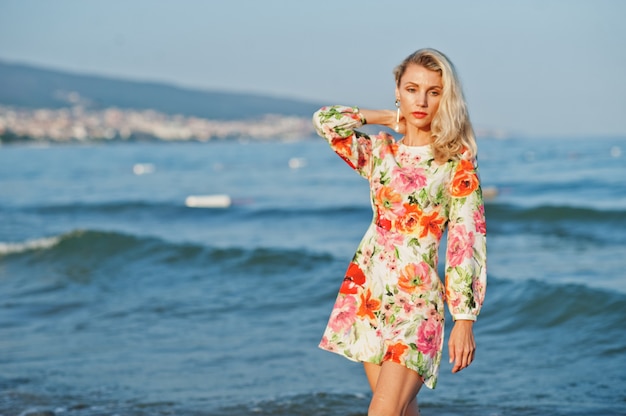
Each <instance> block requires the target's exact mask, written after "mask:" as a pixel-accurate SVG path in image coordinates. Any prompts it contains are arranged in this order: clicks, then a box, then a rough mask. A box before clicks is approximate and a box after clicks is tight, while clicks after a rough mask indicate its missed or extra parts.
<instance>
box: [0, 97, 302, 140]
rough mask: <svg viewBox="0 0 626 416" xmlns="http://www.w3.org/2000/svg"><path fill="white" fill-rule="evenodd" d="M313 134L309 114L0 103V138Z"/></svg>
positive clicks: (284, 136)
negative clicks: (193, 113)
mask: <svg viewBox="0 0 626 416" xmlns="http://www.w3.org/2000/svg"><path fill="white" fill-rule="evenodd" d="M312 134H313V128H312V125H311V120H310V118H307V117H292V116H282V115H266V116H264V117H262V118H259V119H254V120H230V121H228V120H209V119H204V118H198V117H187V116H183V115H168V114H164V113H160V112H157V111H154V110H128V109H119V108H106V109H103V110H94V109H87V108H85V107H83V106H82V105H75V106H73V107H68V108H59V109H35V110H32V109H18V108H14V107H7V106H1V105H0V141H4V142H9V141H21V140H35V141H52V142H71V141H95V140H98V141H101V140H103V141H112V140H155V139H156V140H167V141H181V140H195V141H208V140H213V139H226V138H249V139H259V140H268V139H297V138H305V137H309V136H311V135H312Z"/></svg>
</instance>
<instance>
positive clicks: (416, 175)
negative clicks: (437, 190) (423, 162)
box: [391, 166, 426, 194]
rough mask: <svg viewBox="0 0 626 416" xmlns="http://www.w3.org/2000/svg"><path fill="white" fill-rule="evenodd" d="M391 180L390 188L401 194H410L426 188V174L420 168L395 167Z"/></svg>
mask: <svg viewBox="0 0 626 416" xmlns="http://www.w3.org/2000/svg"><path fill="white" fill-rule="evenodd" d="M391 178H392V179H391V187H392V188H395V189H397V190H398V191H400V193H402V194H410V193H413V192H415V191H417V190H419V189H422V188H423V187H424V186H426V174H425V171H424V169H422V168H415V167H413V166H404V167H396V168H395V169H394V170H393V172H392V176H391Z"/></svg>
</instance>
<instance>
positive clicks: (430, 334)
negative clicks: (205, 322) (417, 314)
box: [417, 320, 441, 357]
mask: <svg viewBox="0 0 626 416" xmlns="http://www.w3.org/2000/svg"><path fill="white" fill-rule="evenodd" d="M440 344H441V325H440V324H439V323H438V322H436V321H432V320H425V321H424V322H422V325H420V327H419V328H418V330H417V348H418V349H419V350H420V351H421V352H422V353H424V354H425V355H429V356H431V357H434V356H435V355H436V354H437V352H439V345H440Z"/></svg>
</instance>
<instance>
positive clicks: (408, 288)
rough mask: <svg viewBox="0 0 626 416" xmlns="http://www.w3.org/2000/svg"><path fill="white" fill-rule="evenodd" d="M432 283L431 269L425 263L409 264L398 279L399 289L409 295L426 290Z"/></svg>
mask: <svg viewBox="0 0 626 416" xmlns="http://www.w3.org/2000/svg"><path fill="white" fill-rule="evenodd" d="M430 283H431V281H430V267H429V266H428V264H426V263H425V262H420V263H409V264H407V265H406V267H405V268H404V270H402V271H401V272H400V277H398V287H400V289H401V290H403V291H405V292H407V293H413V292H415V291H416V290H418V289H419V290H425V289H427V288H428V287H429V286H430Z"/></svg>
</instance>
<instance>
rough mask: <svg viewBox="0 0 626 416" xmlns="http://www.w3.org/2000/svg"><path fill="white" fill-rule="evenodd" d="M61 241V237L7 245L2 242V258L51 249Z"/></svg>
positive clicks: (0, 246)
mask: <svg viewBox="0 0 626 416" xmlns="http://www.w3.org/2000/svg"><path fill="white" fill-rule="evenodd" d="M60 240H61V237H43V238H36V239H33V240H26V241H23V242H18V243H7V242H1V241H0V257H2V256H6V255H9V254H18V253H24V252H27V251H37V250H45V249H49V248H51V247H53V246H55V245H57V244H58V243H59V241H60Z"/></svg>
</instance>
